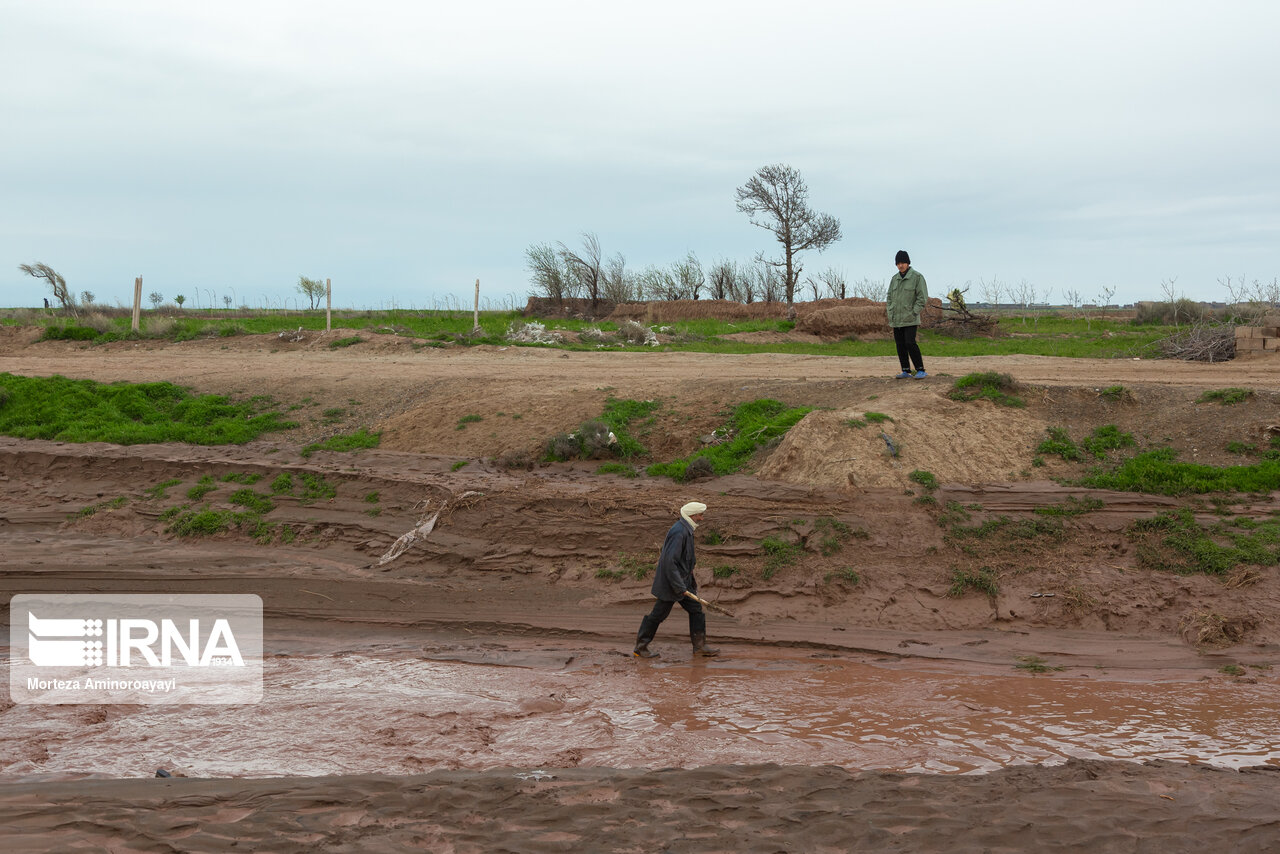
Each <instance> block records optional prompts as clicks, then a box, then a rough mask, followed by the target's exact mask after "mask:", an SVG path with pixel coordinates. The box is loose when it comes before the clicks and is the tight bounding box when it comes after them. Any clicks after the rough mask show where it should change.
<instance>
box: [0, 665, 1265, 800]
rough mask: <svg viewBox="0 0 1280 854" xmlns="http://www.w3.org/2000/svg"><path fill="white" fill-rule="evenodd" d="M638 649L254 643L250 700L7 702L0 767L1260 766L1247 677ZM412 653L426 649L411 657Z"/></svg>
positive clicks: (1257, 689) (1254, 704)
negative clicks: (1156, 676)
mask: <svg viewBox="0 0 1280 854" xmlns="http://www.w3.org/2000/svg"><path fill="white" fill-rule="evenodd" d="M726 652H727V653H728V654H727V655H725V656H724V657H722V658H720V659H713V660H699V661H693V662H691V661H689V660H688V657H687V655H686V656H681V657H679V658H677V659H676V660H672V661H663V660H661V659H660V660H658V661H656V662H652V663H650V662H638V661H636V660H634V659H632V658H631V657H629V656H626V655H624V654H623V653H621V652H618V651H600V650H599V649H588V648H584V647H582V646H581V645H580V644H579V645H575V644H573V643H557V642H555V641H545V640H544V641H527V642H525V643H524V644H523V645H510V644H507V643H494V642H490V643H476V644H470V645H468V644H465V643H460V644H455V645H449V644H437V645H435V646H432V647H430V648H427V649H423V648H415V647H411V646H405V645H403V644H387V645H371V646H365V647H363V648H360V649H336V650H331V651H328V652H326V654H324V655H305V654H277V655H275V656H274V657H271V658H268V659H267V661H266V666H265V676H264V682H265V684H264V699H263V701H262V702H261V703H259V704H256V705H250V706H182V707H161V706H151V707H146V706H13V707H10V708H9V709H7V710H5V711H4V712H3V713H2V714H0V724H3V726H4V728H5V732H6V736H5V740H6V742H7V745H6V749H5V751H4V757H3V758H4V764H3V766H0V779H7V780H18V779H36V778H45V779H48V778H65V777H78V776H85V775H88V776H111V777H134V776H149V775H150V774H152V773H154V770H155V769H156V768H160V767H164V768H168V769H175V770H177V771H179V772H181V773H185V774H187V775H191V776H247V777H260V776H278V775H286V776H287V775H304V776H309V775H322V774H359V773H366V772H382V773H389V774H407V773H416V772H422V771H427V770H432V769H437V768H467V769H486V768H492V767H500V766H515V767H526V768H538V767H543V766H545V767H548V768H554V767H566V766H573V765H589V766H610V767H641V766H643V767H697V766H703V765H712V764H725V763H745V764H750V763H765V762H772V763H779V764H804V765H820V764H834V765H839V766H843V767H845V768H849V769H859V770H865V769H884V770H895V771H916V772H936V773H941V774H965V773H981V772H986V771H990V770H993V769H996V768H1000V767H1002V766H1008V765H1018V764H1027V763H1049V764H1053V763H1056V762H1060V761H1065V760H1066V759H1067V758H1071V757H1077V758H1106V759H1126V760H1138V761H1141V760H1147V759H1173V760H1185V761H1195V762H1203V763H1207V764H1210V765H1214V766H1219V767H1226V768H1235V767H1242V766H1248V765H1258V764H1272V765H1277V764H1280V692H1277V691H1276V690H1275V685H1274V678H1273V677H1272V675H1271V674H1270V673H1269V672H1265V671H1259V672H1257V673H1256V674H1255V675H1256V676H1257V677H1258V679H1257V681H1256V682H1250V681H1247V680H1234V681H1233V680H1227V679H1218V678H1214V679H1208V680H1201V681H1195V682H1186V681H1180V682H1154V683H1151V682H1147V683H1140V684H1135V683H1132V682H1123V681H1113V680H1109V679H1108V677H1107V674H1106V673H1105V672H1103V671H1099V673H1098V674H1097V675H1096V676H1092V675H1091V676H1089V677H1088V678H1081V677H1079V676H1072V677H1067V676H1062V675H1055V674H1044V675H1031V674H1024V673H1020V672H1016V671H1013V670H1012V669H1011V672H1010V674H1009V675H1007V676H1004V675H973V674H968V673H957V672H946V670H945V669H939V670H936V671H929V670H921V669H918V668H915V669H902V668H901V667H895V666H890V665H888V664H883V663H880V664H877V663H876V662H874V661H871V660H867V659H859V658H857V657H856V656H849V657H844V656H838V655H833V654H831V653H826V652H819V653H814V652H811V651H807V650H799V649H783V650H778V649H758V648H749V647H731V648H730V649H728V650H726ZM424 656H429V657H424Z"/></svg>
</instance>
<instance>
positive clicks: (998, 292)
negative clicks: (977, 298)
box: [978, 276, 1006, 308]
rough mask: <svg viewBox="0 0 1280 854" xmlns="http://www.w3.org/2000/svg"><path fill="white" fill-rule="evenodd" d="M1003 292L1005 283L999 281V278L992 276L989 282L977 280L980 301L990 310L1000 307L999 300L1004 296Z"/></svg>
mask: <svg viewBox="0 0 1280 854" xmlns="http://www.w3.org/2000/svg"><path fill="white" fill-rule="evenodd" d="M1005 290H1006V286H1005V283H1004V282H1002V281H1000V277H999V276H992V277H991V281H989V282H988V281H987V280H986V279H979V280H978V293H980V294H982V301H983V302H985V303H988V304H989V305H990V306H991V307H992V308H999V307H1000V298H1001V297H1002V296H1004V293H1005Z"/></svg>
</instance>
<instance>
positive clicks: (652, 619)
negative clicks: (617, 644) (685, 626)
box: [636, 596, 707, 644]
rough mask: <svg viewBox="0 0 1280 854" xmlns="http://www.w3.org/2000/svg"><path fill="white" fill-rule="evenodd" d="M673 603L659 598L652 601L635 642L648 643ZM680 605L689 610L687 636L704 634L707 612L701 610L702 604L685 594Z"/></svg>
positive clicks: (668, 613) (705, 631)
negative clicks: (651, 606)
mask: <svg viewBox="0 0 1280 854" xmlns="http://www.w3.org/2000/svg"><path fill="white" fill-rule="evenodd" d="M675 605H676V603H675V602H664V601H662V600H661V599H659V600H658V601H656V602H654V603H653V610H652V611H650V612H649V613H648V614H647V615H646V616H645V618H644V619H643V620H641V621H640V632H639V634H637V635H636V643H638V644H639V643H648V642H649V641H651V640H653V636H654V635H656V634H657V633H658V626H660V625H662V621H663V620H665V619H666V618H667V616H668V615H670V613H671V609H672V608H674V607H675ZM680 607H681V608H684V609H685V610H686V611H688V612H689V637H691V638H692V637H693V636H694V635H705V634H706V633H707V612H706V611H704V610H702V604H701V603H699V602H695V601H693V600H692V599H690V598H689V597H688V596H685V597H684V598H682V599H680Z"/></svg>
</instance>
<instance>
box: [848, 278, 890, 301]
mask: <svg viewBox="0 0 1280 854" xmlns="http://www.w3.org/2000/svg"><path fill="white" fill-rule="evenodd" d="M888 294H889V289H888V288H886V287H885V286H884V285H883V284H882V283H880V282H877V281H876V280H875V279H869V278H867V277H866V276H863V277H862V278H861V279H858V281H856V282H854V283H853V285H852V286H851V287H850V288H849V296H852V297H860V298H861V299H870V300H875V301H876V302H884V301H885V297H886V296H888Z"/></svg>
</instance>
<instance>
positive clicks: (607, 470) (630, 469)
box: [596, 463, 640, 477]
mask: <svg viewBox="0 0 1280 854" xmlns="http://www.w3.org/2000/svg"><path fill="white" fill-rule="evenodd" d="M596 474H616V475H621V476H622V477H638V476H639V474H640V473H639V472H637V471H636V469H635V466H629V465H627V464H626V463H602V464H601V465H600V467H599V468H597V469H596Z"/></svg>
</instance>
